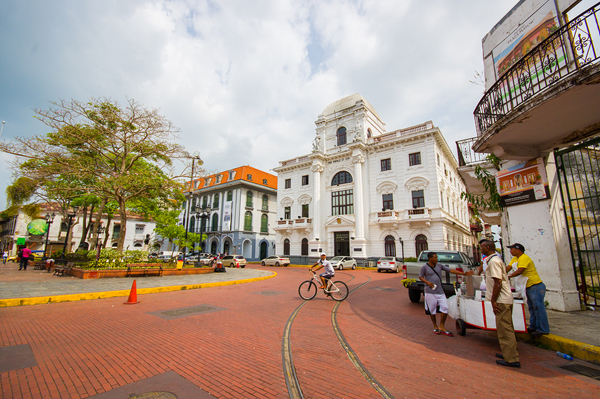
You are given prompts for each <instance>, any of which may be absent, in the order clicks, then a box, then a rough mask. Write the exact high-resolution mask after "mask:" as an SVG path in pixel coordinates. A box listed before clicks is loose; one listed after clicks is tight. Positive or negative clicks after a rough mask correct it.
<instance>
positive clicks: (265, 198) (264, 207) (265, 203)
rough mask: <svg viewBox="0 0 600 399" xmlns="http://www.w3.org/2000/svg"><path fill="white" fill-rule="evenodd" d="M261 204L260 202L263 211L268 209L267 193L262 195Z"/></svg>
mask: <svg viewBox="0 0 600 399" xmlns="http://www.w3.org/2000/svg"><path fill="white" fill-rule="evenodd" d="M262 199H263V204H262V210H263V211H268V210H269V196H268V195H266V194H265V195H263V198H262Z"/></svg>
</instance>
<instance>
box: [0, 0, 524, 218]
mask: <svg viewBox="0 0 600 399" xmlns="http://www.w3.org/2000/svg"><path fill="white" fill-rule="evenodd" d="M515 3H516V1H515V0H503V1H496V2H481V1H475V0H464V1H460V2H448V1H443V0H432V1H397V0H388V1H384V0H363V1H361V0H355V1H344V0H330V1H317V0H307V1H303V2H298V1H292V0H287V1H284V0H262V1H252V2H247V1H241V0H238V1H233V0H232V1H219V2H216V1H214V2H213V1H193V0H172V1H159V0H154V1H153V0H146V1H143V0H140V1H127V2H123V1H119V0H105V1H102V2H98V1H80V2H70V1H65V0H55V1H53V2H47V1H42V0H37V1H36V0H30V1H27V2H20V1H16V0H7V1H5V2H3V3H2V5H0V48H2V49H3V54H2V57H0V70H1V71H3V78H2V79H1V80H0V119H1V120H6V121H7V124H6V126H5V130H4V134H3V139H10V138H12V137H15V136H28V135H31V134H43V133H46V130H45V127H44V126H43V125H42V124H41V123H40V122H36V121H34V120H33V118H32V116H33V112H32V111H31V108H45V107H47V106H48V101H49V100H58V99H61V98H64V99H70V98H74V99H78V100H85V99H88V98H90V97H110V98H113V99H116V100H119V101H122V100H123V99H124V98H125V97H126V96H127V97H130V98H134V99H136V100H138V101H140V102H142V103H143V104H145V105H146V106H148V107H156V108H161V110H162V113H163V114H164V115H165V116H166V117H167V118H168V119H170V120H171V121H172V122H173V123H174V124H175V125H176V126H178V127H179V128H181V143H182V144H184V145H185V146H186V147H187V148H188V150H189V151H190V152H193V151H200V152H201V155H202V157H203V159H204V166H205V167H206V168H207V169H209V170H225V169H229V168H232V167H236V166H240V165H243V164H250V165H253V166H255V167H258V168H261V169H263V170H269V169H271V168H273V167H275V166H277V165H278V161H280V160H285V159H288V158H293V157H296V156H300V155H303V154H306V153H308V152H309V151H310V142H311V140H312V138H313V136H314V134H315V130H314V121H315V120H316V118H317V116H318V114H319V113H320V112H321V111H322V110H323V109H324V108H325V107H326V106H327V105H329V104H330V103H331V102H333V101H335V100H337V99H339V98H342V97H344V96H347V95H350V94H353V93H360V94H362V95H363V96H364V97H365V98H366V99H367V100H368V101H369V102H371V104H373V106H374V107H375V108H376V109H377V111H378V113H379V114H380V115H381V117H382V118H383V120H384V122H386V124H387V127H388V129H389V130H393V129H398V128H402V127H406V126H410V125H413V124H416V123H420V122H423V121H426V120H433V122H434V123H435V124H436V125H438V126H440V127H441V128H442V131H443V133H444V134H445V135H446V139H447V141H448V143H449V144H450V146H452V147H453V145H454V144H453V142H454V141H455V140H458V139H461V138H466V137H470V136H473V135H474V134H475V132H474V126H473V117H472V111H473V109H474V108H475V105H476V103H477V102H478V101H479V99H480V97H481V95H482V90H481V88H479V87H477V86H474V85H472V84H470V83H469V82H468V81H469V80H470V79H472V75H473V73H474V71H475V70H481V69H482V64H483V63H482V54H481V38H482V37H483V36H484V35H485V34H486V33H487V32H488V31H489V30H490V29H491V27H492V26H493V25H494V24H495V23H496V22H497V21H498V20H499V19H500V18H502V16H503V15H504V14H505V13H506V12H507V11H508V10H509V9H510V8H511V7H512V6H514V4H515ZM2 159H5V157H0V162H1V161H2ZM2 165H5V168H6V163H5V162H4V163H3V164H2ZM9 176H10V173H8V172H7V173H4V174H2V175H0V186H6V185H7V184H8V183H9V182H10V178H9ZM3 203H4V198H2V197H1V196H0V204H3ZM0 208H2V206H0Z"/></svg>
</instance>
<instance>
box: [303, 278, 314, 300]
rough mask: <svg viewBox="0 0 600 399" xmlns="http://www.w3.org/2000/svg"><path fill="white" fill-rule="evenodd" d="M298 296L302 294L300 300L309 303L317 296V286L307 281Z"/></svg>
mask: <svg viewBox="0 0 600 399" xmlns="http://www.w3.org/2000/svg"><path fill="white" fill-rule="evenodd" d="M298 294H300V298H302V299H306V300H307V301H308V300H309V299H313V298H314V297H315V295H317V285H316V284H315V283H314V282H312V281H310V280H306V281H305V282H303V283H302V284H300V287H298Z"/></svg>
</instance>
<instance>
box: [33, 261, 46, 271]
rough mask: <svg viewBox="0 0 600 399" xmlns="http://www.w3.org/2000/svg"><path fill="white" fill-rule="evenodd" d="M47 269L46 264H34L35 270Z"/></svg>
mask: <svg viewBox="0 0 600 399" xmlns="http://www.w3.org/2000/svg"><path fill="white" fill-rule="evenodd" d="M45 268H46V262H34V263H33V270H44V269H45Z"/></svg>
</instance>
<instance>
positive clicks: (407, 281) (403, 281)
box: [400, 278, 417, 288]
mask: <svg viewBox="0 0 600 399" xmlns="http://www.w3.org/2000/svg"><path fill="white" fill-rule="evenodd" d="M400 282H401V283H402V285H403V286H404V288H408V286H409V285H411V284H412V283H416V282H417V280H415V279H414V278H407V279H404V280H402V281H400Z"/></svg>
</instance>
